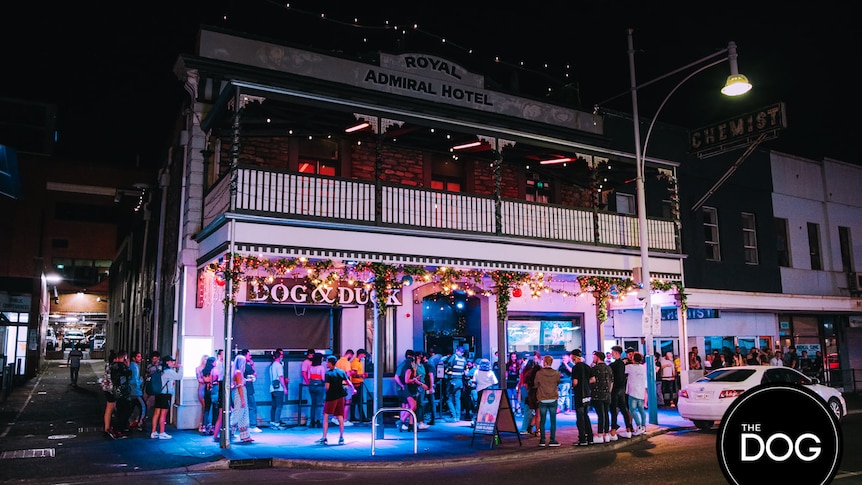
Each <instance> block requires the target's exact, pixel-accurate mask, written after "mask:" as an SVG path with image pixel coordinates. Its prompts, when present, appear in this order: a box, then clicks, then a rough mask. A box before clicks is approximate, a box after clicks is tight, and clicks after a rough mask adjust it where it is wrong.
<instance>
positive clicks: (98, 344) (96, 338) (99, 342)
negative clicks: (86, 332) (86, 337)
mask: <svg viewBox="0 0 862 485" xmlns="http://www.w3.org/2000/svg"><path fill="white" fill-rule="evenodd" d="M103 348H105V334H103V333H99V334H96V335H93V350H102V349H103Z"/></svg>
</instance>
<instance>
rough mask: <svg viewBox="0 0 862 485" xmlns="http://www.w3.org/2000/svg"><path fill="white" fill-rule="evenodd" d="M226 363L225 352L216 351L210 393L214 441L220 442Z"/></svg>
mask: <svg viewBox="0 0 862 485" xmlns="http://www.w3.org/2000/svg"><path fill="white" fill-rule="evenodd" d="M224 377H225V362H224V350H222V349H218V350H216V361H215V365H214V366H213V390H212V392H211V393H210V396H211V399H212V404H213V411H212V412H213V417H214V419H213V421H215V424H214V425H213V441H218V440H219V436H220V435H219V433H221V428H222V424H223V422H224V412H223V411H222V410H223V409H224V400H225V378H224Z"/></svg>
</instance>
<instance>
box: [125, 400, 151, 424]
mask: <svg viewBox="0 0 862 485" xmlns="http://www.w3.org/2000/svg"><path fill="white" fill-rule="evenodd" d="M131 401H132V412H131V416H130V418H129V419H131V417H134V418H135V421H137V422H138V426H140V425H141V423H143V422H144V419H146V417H147V402H146V401H144V396H132V398H131ZM135 409H137V410H138V412H137V413H136V412H135Z"/></svg>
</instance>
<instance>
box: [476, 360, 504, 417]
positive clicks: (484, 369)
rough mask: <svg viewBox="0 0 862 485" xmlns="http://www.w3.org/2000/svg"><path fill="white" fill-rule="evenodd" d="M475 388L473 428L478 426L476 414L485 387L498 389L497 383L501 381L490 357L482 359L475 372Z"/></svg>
mask: <svg viewBox="0 0 862 485" xmlns="http://www.w3.org/2000/svg"><path fill="white" fill-rule="evenodd" d="M472 380H473V385H472V386H471V387H472V388H473V390H472V391H470V392H472V393H473V396H472V400H473V402H474V403H475V404H474V405H473V422H472V424H470V427H471V428H475V427H476V414H477V413H478V412H479V403H480V402H481V399H482V391H484V390H485V389H496V388H497V384H499V383H500V381H499V380H497V374H496V373H495V372H494V371H493V370H492V369H491V361H490V360H488V359H480V360H479V365H478V368H477V369H476V370H475V371H474V372H473V377H472Z"/></svg>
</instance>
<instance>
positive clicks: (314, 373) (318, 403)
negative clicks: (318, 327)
mask: <svg viewBox="0 0 862 485" xmlns="http://www.w3.org/2000/svg"><path fill="white" fill-rule="evenodd" d="M325 377H326V366H325V365H323V354H321V353H320V352H315V353H314V355H313V356H312V357H311V366H310V367H309V368H308V389H309V395H310V399H311V418H310V419H311V424H310V425H309V427H311V428H321V427H323V423H322V421H321V420H322V419H323V402H324V401H325V400H326V382H325V380H324V378H325Z"/></svg>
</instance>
